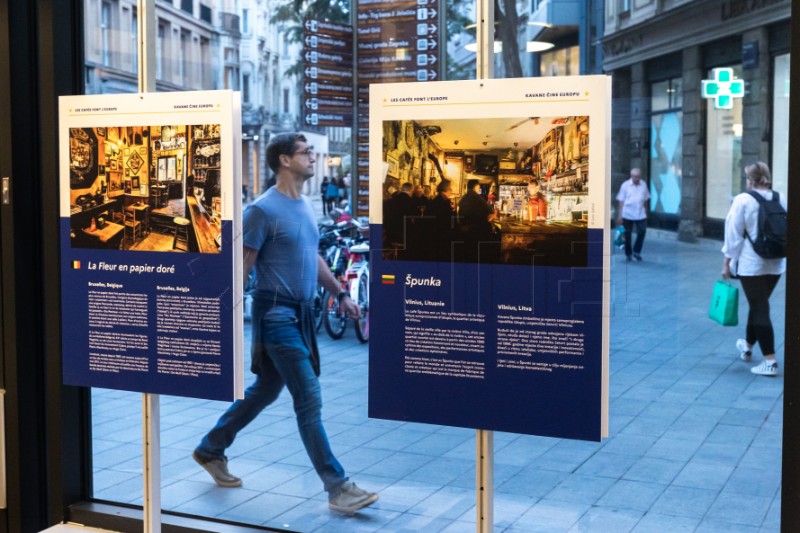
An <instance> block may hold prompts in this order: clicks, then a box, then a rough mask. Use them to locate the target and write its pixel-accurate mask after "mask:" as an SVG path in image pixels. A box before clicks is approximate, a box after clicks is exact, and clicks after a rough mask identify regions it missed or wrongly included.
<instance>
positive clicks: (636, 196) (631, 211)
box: [617, 168, 650, 261]
mask: <svg viewBox="0 0 800 533" xmlns="http://www.w3.org/2000/svg"><path fill="white" fill-rule="evenodd" d="M649 200H650V191H649V190H648V189H647V184H646V183H642V171H641V170H639V169H638V168H632V169H631V177H630V179H627V180H625V181H624V182H623V183H622V185H621V186H620V188H619V194H617V201H618V202H619V211H618V213H619V215H618V219H617V225H620V224H622V226H624V227H625V258H626V259H627V260H628V261H630V260H631V253H632V254H633V257H634V258H635V259H636V260H637V261H641V260H642V245H643V244H644V235H645V233H647V203H648V201H649ZM634 228H635V229H636V243H635V244H634V245H633V250H631V238H632V236H631V233H632V232H633V230H634Z"/></svg>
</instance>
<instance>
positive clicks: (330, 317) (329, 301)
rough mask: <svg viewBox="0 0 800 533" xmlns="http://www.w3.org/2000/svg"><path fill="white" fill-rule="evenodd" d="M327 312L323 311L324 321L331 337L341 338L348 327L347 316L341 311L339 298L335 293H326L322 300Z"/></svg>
mask: <svg viewBox="0 0 800 533" xmlns="http://www.w3.org/2000/svg"><path fill="white" fill-rule="evenodd" d="M322 301H323V303H324V305H325V307H324V309H325V312H324V313H322V323H323V324H325V331H327V332H328V335H329V336H330V338H331V339H334V340H335V339H341V338H342V335H344V330H345V328H346V327H347V317H346V316H344V315H343V314H342V313H341V312H340V311H339V300H338V298H336V296H334V295H333V294H330V293H326V294H325V298H324V299H323V300H322Z"/></svg>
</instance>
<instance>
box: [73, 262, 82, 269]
mask: <svg viewBox="0 0 800 533" xmlns="http://www.w3.org/2000/svg"><path fill="white" fill-rule="evenodd" d="M72 268H73V270H80V269H81V262H80V261H77V260H76V261H73V262H72Z"/></svg>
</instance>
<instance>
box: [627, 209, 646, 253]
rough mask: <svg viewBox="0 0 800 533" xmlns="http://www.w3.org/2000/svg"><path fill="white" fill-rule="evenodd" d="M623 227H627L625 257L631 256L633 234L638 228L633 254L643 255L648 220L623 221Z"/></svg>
mask: <svg viewBox="0 0 800 533" xmlns="http://www.w3.org/2000/svg"><path fill="white" fill-rule="evenodd" d="M622 225H623V226H624V227H625V255H627V256H628V257H630V256H631V239H632V238H633V237H632V235H631V233H632V232H633V229H634V228H636V243H634V245H633V253H637V254H640V253H642V246H643V245H644V234H645V233H647V219H646V218H643V219H642V220H628V219H627V218H623V219H622Z"/></svg>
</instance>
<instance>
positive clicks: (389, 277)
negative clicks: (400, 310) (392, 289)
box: [381, 274, 394, 285]
mask: <svg viewBox="0 0 800 533" xmlns="http://www.w3.org/2000/svg"><path fill="white" fill-rule="evenodd" d="M381 283H382V284H383V285H394V274H381Z"/></svg>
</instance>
